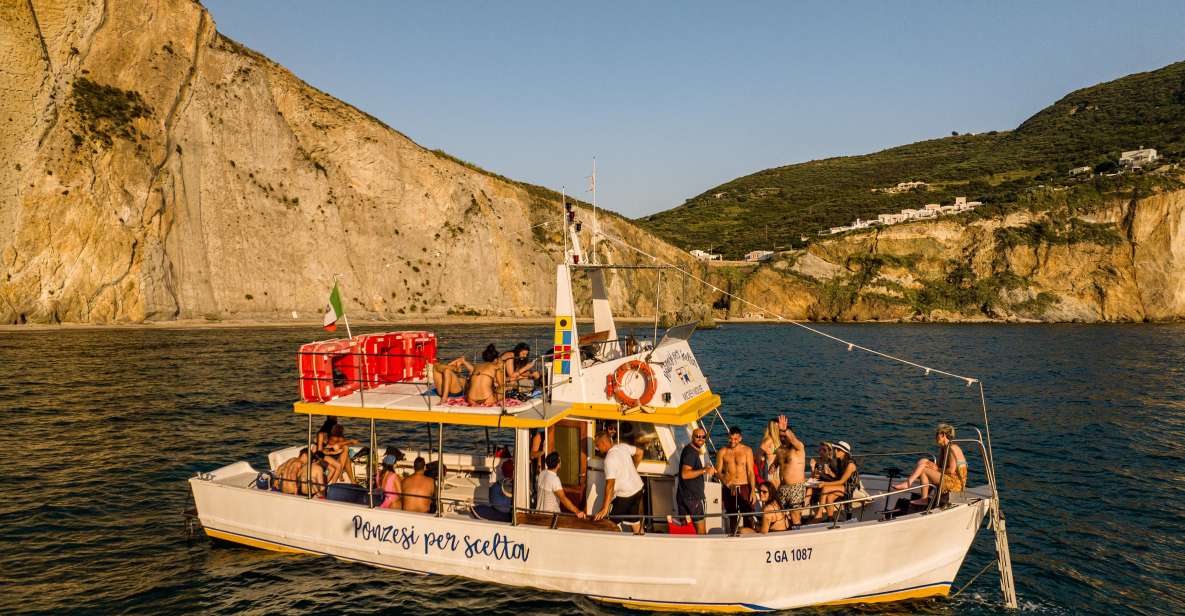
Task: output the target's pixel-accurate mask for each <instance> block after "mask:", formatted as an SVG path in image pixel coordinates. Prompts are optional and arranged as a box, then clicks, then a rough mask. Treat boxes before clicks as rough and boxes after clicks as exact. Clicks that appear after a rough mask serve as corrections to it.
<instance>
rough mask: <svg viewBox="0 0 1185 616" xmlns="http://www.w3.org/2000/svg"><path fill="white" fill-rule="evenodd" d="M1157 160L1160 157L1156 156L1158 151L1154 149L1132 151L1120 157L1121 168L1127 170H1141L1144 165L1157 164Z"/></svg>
mask: <svg viewBox="0 0 1185 616" xmlns="http://www.w3.org/2000/svg"><path fill="white" fill-rule="evenodd" d="M1157 158H1159V157H1158V156H1157V155H1156V150H1154V149H1152V148H1140V149H1139V150H1130V151H1128V152H1124V153H1122V154H1120V155H1119V166H1120V167H1123V168H1125V169H1139V168H1140V167H1143V166H1144V165H1150V164H1152V163H1154V162H1156V159H1157Z"/></svg>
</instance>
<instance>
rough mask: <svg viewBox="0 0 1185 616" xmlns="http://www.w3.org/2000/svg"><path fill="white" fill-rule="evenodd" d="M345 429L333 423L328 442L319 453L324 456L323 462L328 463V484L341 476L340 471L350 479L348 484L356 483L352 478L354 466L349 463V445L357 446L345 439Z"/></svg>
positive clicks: (354, 442) (353, 441)
mask: <svg viewBox="0 0 1185 616" xmlns="http://www.w3.org/2000/svg"><path fill="white" fill-rule="evenodd" d="M345 434H346V433H345V428H343V427H342V425H341V424H339V423H335V424H334V425H333V428H332V430H331V431H330V433H329V442H328V443H326V444H325V448H324V449H322V450H321V451H322V452H323V453H324V454H325V461H326V462H330V470H329V483H334V482H336V481H337V480H338V479H339V478H340V477H341V476H342V470H343V469H344V470H345V474H346V476H347V477H349V478H350V483H357V480H356V479H355V478H354V464H353V463H352V462H351V461H350V445H357V444H358V441H356V440H354V439H348V440H347V439H346V436H345Z"/></svg>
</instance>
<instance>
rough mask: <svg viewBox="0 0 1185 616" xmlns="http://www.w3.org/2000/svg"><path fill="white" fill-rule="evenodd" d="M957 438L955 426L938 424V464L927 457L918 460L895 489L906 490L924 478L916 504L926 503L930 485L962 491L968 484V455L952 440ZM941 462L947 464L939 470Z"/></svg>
mask: <svg viewBox="0 0 1185 616" xmlns="http://www.w3.org/2000/svg"><path fill="white" fill-rule="evenodd" d="M954 439H955V428H954V426H952V425H950V424H944V423H942V424H938V429H937V430H936V431H935V433H934V442H935V443H937V444H938V464H935V463H933V462H931V461H930V460H929V459H927V458H922V459H920V460H918V465H917V467H915V468H914V469H913V474H912V475H910V476H909V479H906V480H905V481H902V482H900V483H898V484H896V485H894V486H893V489H894V490H904V489H906V488H908V487H910V486H912V485H913V483H914V482H915V481H917V480H919V479H921V480H922V498H921V501H920V502H918V501H915V502H916V504H921V505H924V504H926V501H927V500H928V499H929V498H930V486H932V485H940V484H941V485H942V491H943V492H962V491H963V488H964V487H966V485H967V456H965V455H964V454H963V449H962V448H961V447H959V446H958V445H956V444H954V443H953V442H952V441H954ZM939 464H945V467H944V468H943V469H942V470H939V466H938V465H939Z"/></svg>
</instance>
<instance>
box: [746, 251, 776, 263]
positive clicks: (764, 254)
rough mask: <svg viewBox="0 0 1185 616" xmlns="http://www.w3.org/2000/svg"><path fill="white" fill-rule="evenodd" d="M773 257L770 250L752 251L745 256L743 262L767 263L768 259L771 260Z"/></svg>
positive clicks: (772, 252)
mask: <svg viewBox="0 0 1185 616" xmlns="http://www.w3.org/2000/svg"><path fill="white" fill-rule="evenodd" d="M773 256H774V251H772V250H754V251H752V252H750V253H748V254H746V255H745V260H746V261H753V262H757V261H769V260H770V258H772V257H773Z"/></svg>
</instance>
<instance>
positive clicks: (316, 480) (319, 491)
mask: <svg viewBox="0 0 1185 616" xmlns="http://www.w3.org/2000/svg"><path fill="white" fill-rule="evenodd" d="M309 470H311V471H312V480H313V481H312V489H313V496H314V497H318V496H322V495H323V494H325V454H324V453H322V452H320V451H316V452H313V461H312V464H310V465H309V468H308V469H304V470H302V471H301V472H300V475H299V476H298V479H299V481H298V482H297V487H298V488H299V492H298V494H300V495H301V496H304V495H307V494H308V493H309V474H308V471H309Z"/></svg>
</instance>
